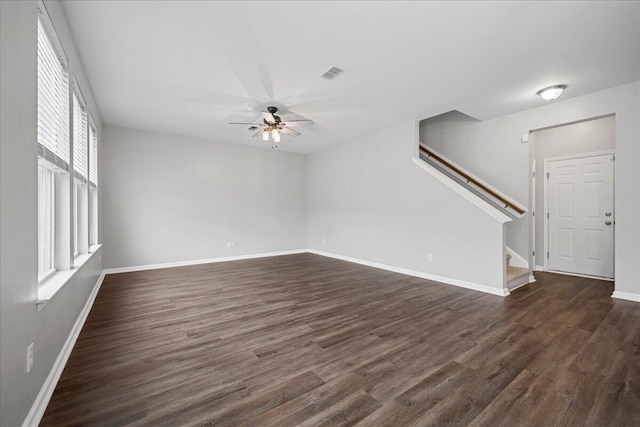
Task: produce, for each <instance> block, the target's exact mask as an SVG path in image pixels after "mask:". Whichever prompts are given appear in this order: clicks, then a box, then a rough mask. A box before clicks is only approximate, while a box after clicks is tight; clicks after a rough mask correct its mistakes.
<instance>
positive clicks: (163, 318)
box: [41, 254, 640, 427]
mask: <svg viewBox="0 0 640 427" xmlns="http://www.w3.org/2000/svg"><path fill="white" fill-rule="evenodd" d="M536 280H537V281H536V283H534V284H531V285H529V286H525V287H523V288H520V289H518V290H516V291H514V292H513V293H512V294H511V295H510V296H509V297H507V298H500V297H496V296H492V295H487V294H482V293H478V292H474V291H471V290H467V289H462V288H456V287H454V286H448V285H443V284H439V283H436V282H432V281H428V280H422V279H418V278H415V277H409V276H403V275H399V274H395V273H391V272H388V271H383V270H379V269H375V268H369V267H365V266H362V265H357V264H352V263H348V262H344V261H338V260H334V259H330V258H325V257H321V256H317V255H312V254H298V255H290V256H281V257H272V258H262V259H253V260H243V261H233V262H225V263H212V264H202V265H194V266H188V267H177V268H170V269H159V270H149V271H142V272H132V273H121V274H113V275H108V276H106V278H105V280H104V283H103V285H102V288H101V290H100V292H99V294H98V296H97V298H96V301H95V304H94V306H93V308H92V310H91V313H90V314H89V316H88V318H87V321H86V323H85V325H84V328H83V330H82V332H81V334H80V336H79V338H78V341H77V343H76V346H75V348H74V350H73V352H72V354H71V357H70V359H69V361H68V363H67V365H66V367H65V370H64V372H63V374H62V377H61V378H60V381H59V382H58V384H57V387H56V389H55V392H54V394H53V397H52V398H51V401H50V403H49V406H48V408H47V410H46V412H45V414H44V417H43V419H42V423H41V424H42V425H43V426H72V425H77V426H88V425H108V426H114V425H121V426H165V425H166V426H177V425H179V426H191V425H193V426H200V425H207V426H236V425H248V426H249V425H251V426H268V425H272V426H294V425H309V426H312V425H313V426H316V425H324V426H347V425H355V424H357V425H360V426H385V425H386V426H393V427H399V426H408V425H413V426H432V425H433V426H436V425H437V426H440V425H452V426H458V425H460V426H462V425H479V426H497V425H505V426H512V425H541V426H542V425H544V426H547V425H567V426H573V425H594V426H595V425H615V426H636V425H640V409H639V408H640V387H639V386H638V384H640V304H636V303H631V302H628V301H620V300H612V299H611V298H610V295H611V292H612V290H613V285H612V284H611V283H610V282H604V281H598V280H593V279H586V278H579V277H570V276H562V275H557V274H549V273H536Z"/></svg>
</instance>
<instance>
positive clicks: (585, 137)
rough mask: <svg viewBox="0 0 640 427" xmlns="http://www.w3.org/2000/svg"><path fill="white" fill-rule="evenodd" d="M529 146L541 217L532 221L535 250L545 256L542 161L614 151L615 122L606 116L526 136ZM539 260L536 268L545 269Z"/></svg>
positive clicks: (539, 257) (536, 208) (612, 118)
mask: <svg viewBox="0 0 640 427" xmlns="http://www.w3.org/2000/svg"><path fill="white" fill-rule="evenodd" d="M529 144H531V149H532V150H533V152H534V154H535V155H534V158H535V159H536V204H535V211H536V212H539V213H540V214H539V215H537V216H536V217H535V220H536V242H535V243H536V244H535V246H536V248H535V250H536V254H544V159H547V158H551V157H559V156H568V155H573V154H585V153H594V152H598V151H605V150H614V149H615V147H616V119H615V117H614V116H609V117H603V118H599V119H595V120H587V121H584V122H579V123H573V124H569V125H564V126H556V127H552V128H549V129H543V130H539V131H535V132H532V133H531V135H530V136H529ZM541 256H542V255H541ZM541 256H538V257H536V264H537V265H544V259H543V258H542V257H541Z"/></svg>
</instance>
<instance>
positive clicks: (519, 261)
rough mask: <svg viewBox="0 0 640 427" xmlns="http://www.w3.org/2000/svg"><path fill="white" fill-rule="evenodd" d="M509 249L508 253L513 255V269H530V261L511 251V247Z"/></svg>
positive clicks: (511, 262) (511, 263)
mask: <svg viewBox="0 0 640 427" xmlns="http://www.w3.org/2000/svg"><path fill="white" fill-rule="evenodd" d="M506 248H507V253H508V254H509V255H511V261H510V265H511V267H519V268H529V261H527V260H526V259H524V258H522V257H521V256H520V255H519V254H518V253H517V252H516V251H514V250H513V249H511V248H510V247H509V246H507V247H506Z"/></svg>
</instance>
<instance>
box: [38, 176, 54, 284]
mask: <svg viewBox="0 0 640 427" xmlns="http://www.w3.org/2000/svg"><path fill="white" fill-rule="evenodd" d="M53 200H54V186H53V171H52V170H51V169H49V168H47V167H46V166H43V165H38V279H40V280H41V279H44V278H45V277H47V276H48V275H49V274H51V273H52V272H53V271H55V265H54V258H53V256H54V239H53V233H54V221H55V207H54V205H53Z"/></svg>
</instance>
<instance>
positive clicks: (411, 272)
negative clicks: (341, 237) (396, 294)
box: [308, 249, 509, 297]
mask: <svg viewBox="0 0 640 427" xmlns="http://www.w3.org/2000/svg"><path fill="white" fill-rule="evenodd" d="M308 252H309V253H312V254H315V255H320V256H326V257H329V258H335V259H339V260H342V261H347V262H353V263H356V264H362V265H366V266H368V267H373V268H379V269H381V270H387V271H392V272H394V273H400V274H406V275H407V276H413V277H419V278H421V279H427V280H433V281H435V282H440V283H444V284H447V285H454V286H459V287H461V288H466V289H472V290H474V291H479V292H484V293H487V294H492V295H498V296H501V297H505V296H507V295H509V290H508V289H504V288H503V289H498V288H493V287H491V286H486V285H479V284H477V283H471V282H465V281H463V280H458V279H452V278H449V277H443V276H437V275H435V274H429V273H423V272H421V271H415V270H409V269H406V268H401V267H394V266H390V265H386V264H380V263H377V262H373V261H366V260H363V259H359V258H352V257H348V256H344V255H338V254H333V253H330V252H324V251H318V250H315V249H309V250H308Z"/></svg>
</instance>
